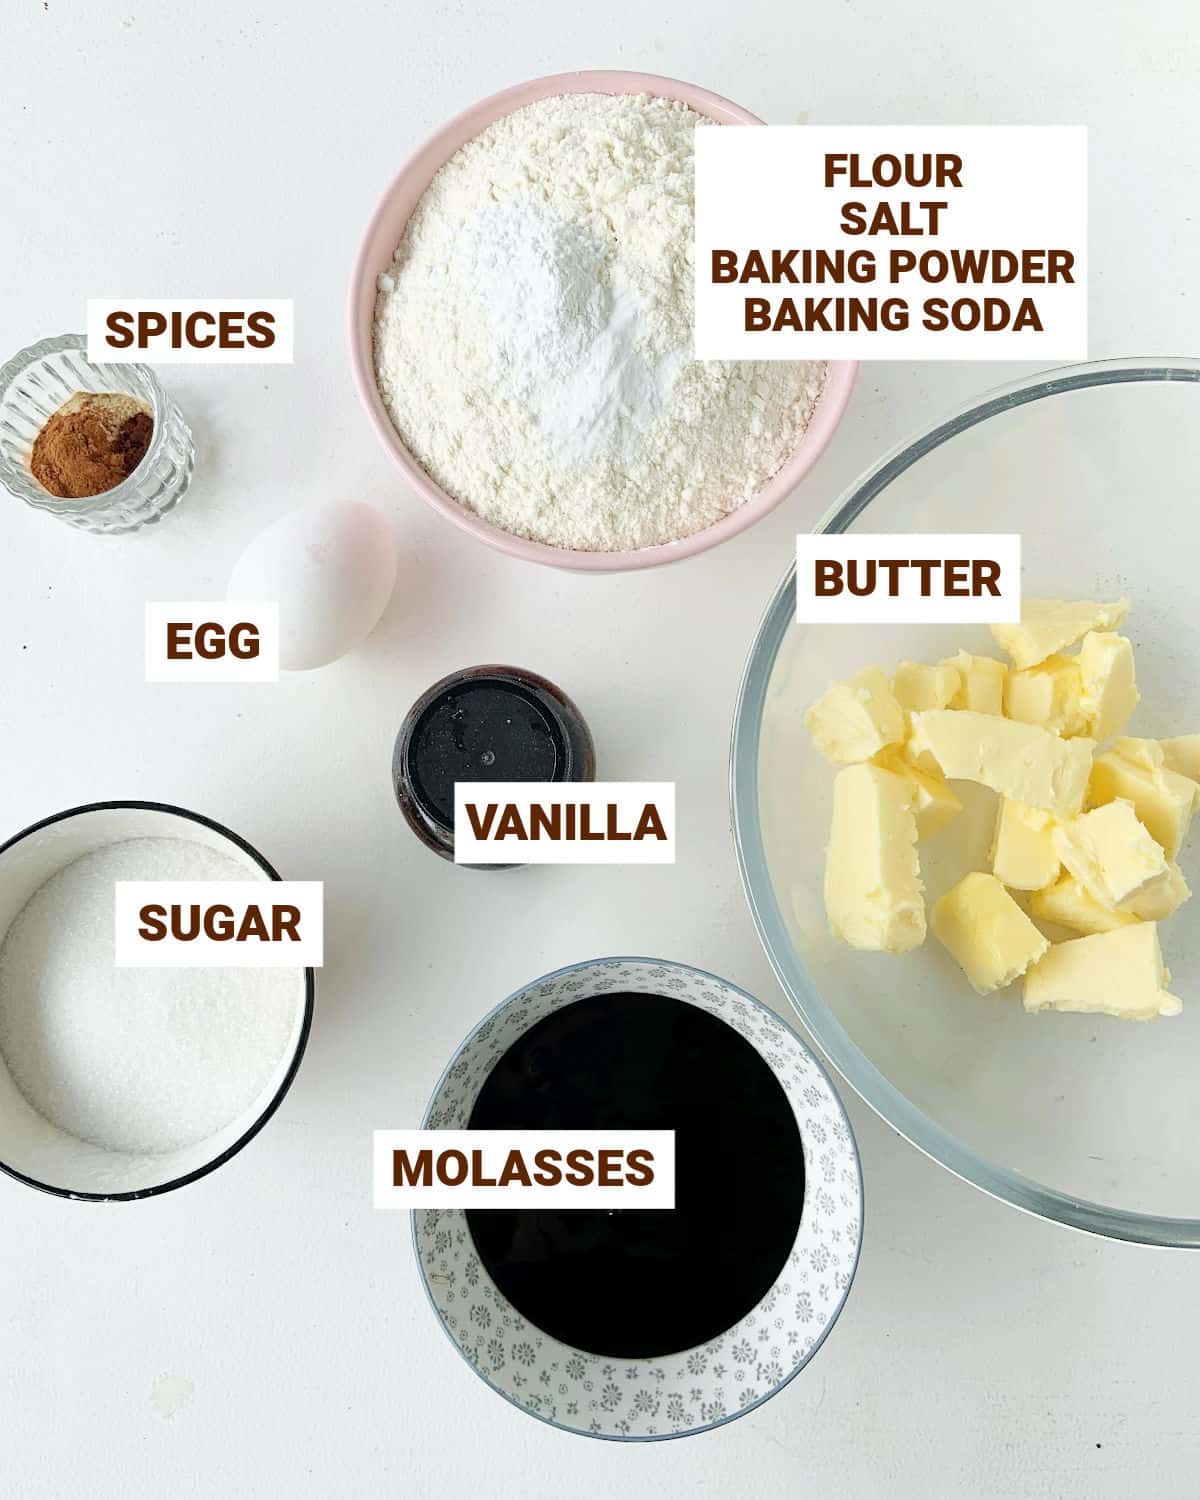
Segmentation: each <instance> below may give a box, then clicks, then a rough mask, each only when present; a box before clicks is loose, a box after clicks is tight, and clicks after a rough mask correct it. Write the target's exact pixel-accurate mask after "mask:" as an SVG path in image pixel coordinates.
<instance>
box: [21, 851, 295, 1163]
mask: <svg viewBox="0 0 1200 1500" xmlns="http://www.w3.org/2000/svg"><path fill="white" fill-rule="evenodd" d="M245 878H246V869H245V867H244V866H243V865H241V864H238V863H237V862H235V861H234V860H233V859H231V858H230V857H229V856H227V855H225V854H222V853H219V852H217V851H216V850H214V849H210V848H208V847H207V846H206V845H203V844H199V843H193V842H190V841H188V840H185V839H130V840H127V841H125V842H122V843H117V844H110V845H108V846H107V847H105V848H102V849H98V850H96V851H94V852H93V853H91V854H87V855H84V856H83V858H81V859H78V860H76V861H75V862H74V863H73V864H70V865H68V866H66V867H65V868H64V869H62V870H60V871H59V872H58V873H57V874H56V875H54V876H53V877H52V878H51V879H50V880H48V881H47V882H46V884H45V885H43V886H42V887H41V888H40V890H38V891H36V892H35V894H34V895H33V897H32V898H31V899H30V900H29V902H28V903H27V904H26V906H25V907H24V909H23V910H22V911H21V912H20V914H19V915H18V916H17V918H16V920H15V921H14V922H13V924H12V926H11V927H10V929H9V931H8V934H7V936H6V938H5V940H4V943H3V946H0V1056H2V1057H3V1060H4V1062H5V1063H6V1064H7V1065H8V1070H9V1073H10V1074H11V1076H12V1080H13V1082H14V1083H15V1084H16V1086H17V1087H18V1088H19V1089H20V1091H21V1093H22V1094H23V1095H24V1096H25V1098H26V1100H27V1101H28V1102H29V1103H30V1104H31V1105H32V1106H33V1108H34V1109H36V1110H37V1111H38V1113H39V1114H41V1115H43V1116H44V1117H45V1118H46V1119H47V1120H49V1121H50V1122H51V1123H52V1124H54V1125H57V1126H58V1127H59V1128H60V1129H62V1130H65V1131H67V1132H68V1133H69V1134H71V1135H74V1136H78V1137H80V1138H82V1139H83V1140H86V1141H91V1142H92V1143H94V1144H95V1145H98V1146H103V1147H105V1148H107V1149H109V1150H112V1151H124V1152H132V1153H135V1154H138V1155H156V1154H162V1153H165V1152H170V1151H177V1150H180V1149H182V1148H183V1147H186V1146H190V1145H194V1144H196V1143H197V1142H199V1141H203V1140H206V1139H207V1138H208V1137H209V1136H212V1135H214V1134H215V1133H216V1132H217V1131H219V1130H221V1129H222V1128H223V1127H225V1126H226V1125H228V1124H230V1123H231V1122H232V1121H233V1120H235V1119H236V1118H237V1117H238V1115H239V1114H241V1113H242V1111H243V1110H245V1109H247V1108H248V1107H249V1106H250V1105H251V1104H252V1103H253V1102H254V1101H255V1099H256V1096H257V1095H258V1094H259V1093H260V1092H261V1090H262V1089H263V1088H264V1087H265V1086H266V1084H267V1083H268V1082H269V1081H270V1079H271V1076H272V1074H273V1073H274V1071H275V1070H276V1069H277V1068H278V1066H279V1064H280V1062H281V1061H282V1059H283V1056H284V1052H285V1050H286V1048H287V1046H288V1043H289V1040H290V1038H291V1036H292V1032H293V1029H294V1027H295V1024H296V1018H297V1011H298V1009H299V1006H300V1003H301V987H300V984H299V981H298V971H297V970H295V969H118V968H115V967H114V966H113V883H114V881H117V880H238V879H242V880H244V879H245Z"/></svg>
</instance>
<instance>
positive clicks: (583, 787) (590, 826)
mask: <svg viewBox="0 0 1200 1500" xmlns="http://www.w3.org/2000/svg"><path fill="white" fill-rule="evenodd" d="M454 862H455V864H459V865H463V864H466V865H512V864H522V865H672V864H674V863H675V783H674V782H673V781H460V782H457V783H456V785H455V788H454Z"/></svg>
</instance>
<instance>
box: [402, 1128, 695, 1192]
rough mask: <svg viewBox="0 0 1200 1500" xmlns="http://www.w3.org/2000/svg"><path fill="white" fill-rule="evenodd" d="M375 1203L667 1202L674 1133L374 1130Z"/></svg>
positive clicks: (672, 1182) (672, 1179)
mask: <svg viewBox="0 0 1200 1500" xmlns="http://www.w3.org/2000/svg"><path fill="white" fill-rule="evenodd" d="M374 1185H375V1207H376V1208H439V1209H441V1208H611V1209H619V1208H656V1209H661V1208H674V1207H675V1132H674V1131H673V1130H377V1131H376V1132H375V1158H374Z"/></svg>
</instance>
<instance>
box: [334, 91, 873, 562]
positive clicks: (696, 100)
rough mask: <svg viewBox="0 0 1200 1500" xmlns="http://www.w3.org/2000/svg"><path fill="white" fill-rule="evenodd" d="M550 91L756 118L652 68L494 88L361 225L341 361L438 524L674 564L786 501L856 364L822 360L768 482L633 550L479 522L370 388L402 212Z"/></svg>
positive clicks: (553, 554)
mask: <svg viewBox="0 0 1200 1500" xmlns="http://www.w3.org/2000/svg"><path fill="white" fill-rule="evenodd" d="M555 94H655V95H659V96H661V97H663V98H667V99H680V100H682V101H683V103H684V104H687V105H689V106H690V107H691V108H692V109H694V110H695V111H696V113H697V114H701V115H706V116H707V117H708V118H709V119H710V120H716V121H718V122H719V123H720V124H723V125H761V124H762V123H763V122H762V121H761V120H759V119H757V118H756V117H755V116H754V115H752V114H750V113H749V112H748V111H746V110H744V109H742V108H740V106H738V105H736V104H733V103H731V102H730V101H729V100H728V99H722V98H721V96H720V95H719V94H710V93H709V92H708V90H707V89H700V88H696V87H695V85H694V84H690V83H679V82H677V81H676V80H675V79H673V78H659V77H658V76H657V75H655V74H653V73H620V72H610V71H607V70H601V71H596V72H586V73H557V74H553V75H551V76H550V77H547V78H535V79H534V80H533V81H532V82H530V83H520V84H517V85H516V87H515V88H511V89H505V90H504V91H503V92H502V93H499V94H493V95H492V96H491V98H490V99H484V100H483V101H482V102H481V103H479V104H476V105H473V106H472V108H470V109H468V110H466V111H465V112H464V113H463V114H461V115H458V116H457V117H456V118H455V119H453V120H451V121H450V123H449V124H448V125H443V126H442V128H441V130H439V131H438V132H437V134H436V135H433V136H431V137H430V139H429V140H428V141H426V142H425V144H424V145H423V146H422V147H421V149H420V150H419V151H418V152H417V153H416V155H415V156H413V157H410V159H409V160H408V162H407V163H406V164H405V165H404V166H403V167H402V168H401V169H400V172H399V174H398V175H397V177H396V178H395V180H394V181H393V182H392V185H391V186H390V187H389V188H388V190H387V191H386V192H385V193H384V195H383V198H382V200H381V201H380V204H379V207H378V208H377V209H376V210H375V213H374V214H373V215H372V218H371V222H370V223H369V224H368V225H367V232H366V234H365V235H364V236H363V242H362V246H361V248H360V249H359V252H358V258H357V260H356V261H355V263H354V272H353V275H352V276H351V278H350V305H349V323H350V329H349V332H350V364H351V367H352V369H353V371H354V381H355V384H356V385H357V386H358V393H359V395H360V397H361V398H362V402H363V405H364V406H365V407H366V409H367V415H368V416H369V417H370V419H371V423H372V425H373V427H374V428H375V431H376V433H377V434H378V436H379V441H380V442H381V443H382V444H383V446H384V447H385V448H386V449H387V451H388V453H389V454H390V455H391V456H392V458H393V460H394V461H395V463H396V465H397V466H398V467H399V469H400V471H401V472H402V473H403V474H404V476H405V478H406V479H407V480H408V482H409V484H410V485H411V486H412V488H413V489H414V490H416V492H417V493H418V494H419V495H421V496H422V497H423V498H424V499H426V500H427V501H428V502H429V504H430V505H432V506H433V508H434V509H435V510H438V511H441V513H442V515H444V516H445V517H446V519H447V520H449V521H453V522H454V524H455V525H456V526H460V527H461V528H462V529H463V530H464V531H469V532H470V533H471V534H472V536H476V537H478V538H479V539H480V540H481V541H484V542H487V543H488V544H489V545H490V546H492V547H496V548H498V549H499V550H500V551H501V552H507V553H509V554H510V555H511V556H513V557H523V558H525V559H526V560H527V561H529V562H539V563H548V564H550V565H551V566H552V567H556V568H576V569H579V570H581V571H584V572H593V573H616V572H622V571H624V570H626V569H629V568H654V567H658V566H659V565H660V564H662V563H669V562H677V561H679V559H681V558H684V557H691V556H693V555H694V554H695V553H697V552H704V551H706V550H707V549H708V548H709V547H715V546H716V545H717V544H718V543H719V542H723V541H726V540H727V539H728V538H729V537H731V536H736V535H737V534H738V532H739V531H745V529H746V528H747V527H748V526H752V525H753V524H754V522H755V521H757V520H758V519H759V518H760V517H761V516H765V515H766V513H767V512H768V511H769V510H773V509H774V507H775V506H777V505H778V504H779V503H780V501H781V500H783V499H785V498H786V497H787V496H788V495H789V494H790V493H791V492H792V490H793V489H795V487H796V485H797V484H798V483H799V482H800V480H801V479H802V478H803V477H804V475H805V474H807V473H808V471H809V469H810V468H812V466H813V464H814V463H815V462H816V461H817V458H818V457H819V456H820V454H821V452H822V451H823V449H824V448H825V445H826V444H827V443H828V442H829V439H830V438H831V437H832V435H833V430H834V428H835V427H836V426H837V424H838V422H839V421H840V419H841V416H842V413H843V412H844V411H845V409H846V402H847V401H848V400H849V399H850V389H851V387H852V386H853V384H854V377H855V374H856V373H857V370H858V366H857V364H855V363H853V362H832V363H831V364H830V366H829V373H828V376H827V378H826V382H825V389H824V391H823V392H822V393H821V398H820V400H819V402H818V403H817V407H816V409H815V411H814V412H813V414H812V418H811V420H810V422H809V425H808V429H807V431H806V432H805V434H804V437H803V439H802V440H801V442H800V443H799V444H798V445H797V447H796V450H795V452H794V453H793V454H792V456H791V457H790V458H789V459H788V461H787V463H785V464H784V466H783V468H782V469H780V471H779V472H778V474H776V475H775V476H774V478H773V479H771V480H770V481H769V482H768V483H767V484H765V485H764V486H763V488H762V489H761V490H759V492H758V493H757V494H756V495H754V496H753V497H752V498H751V499H749V500H747V501H746V503H745V504H744V505H741V506H739V507H738V509H737V510H735V511H732V512H731V513H730V514H729V515H727V516H723V517H722V518H721V520H719V521H717V522H716V524H715V525H713V526H709V527H706V528H705V529H704V530H703V531H698V532H696V533H694V534H693V535H692V536H688V537H684V538H683V539H682V540H681V541H678V542H667V543H664V544H662V545H661V546H657V547H641V548H639V549H638V550H637V551H635V552H574V551H570V550H568V549H567V548H563V547H550V546H547V545H546V544H545V543H544V542H529V541H526V540H525V539H524V538H523V537H519V536H513V535H512V534H511V533H510V532H507V531H502V530H501V529H500V528H499V527H498V526H492V525H491V524H490V523H489V522H487V521H484V520H482V519H481V518H480V517H479V516H477V515H475V514H474V512H473V511H470V510H468V509H467V508H466V507H465V506H463V505H460V504H459V503H458V501H457V500H455V499H454V498H453V496H451V495H448V494H447V493H446V491H445V490H444V489H442V487H441V486H440V485H439V484H435V483H434V481H433V480H432V479H431V478H430V477H429V475H428V474H427V473H426V472H425V470H424V469H423V468H422V467H421V465H420V464H419V463H418V462H417V460H416V458H414V456H413V455H412V454H411V453H410V452H409V451H408V449H407V448H406V447H405V446H404V444H403V442H401V440H400V435H399V434H398V433H397V431H396V429H395V428H394V427H393V426H392V422H391V418H390V417H389V416H388V413H387V408H386V407H385V406H384V404H383V400H382V398H381V397H380V394H379V390H378V387H377V386H376V384H375V361H374V351H373V349H372V327H373V324H374V318H375V295H376V281H377V278H378V276H379V274H380V272H382V271H386V270H387V268H388V266H389V265H390V264H391V260H392V253H393V251H394V250H395V248H396V246H397V245H398V244H399V243H400V239H401V237H402V235H403V234H404V229H405V225H406V224H407V223H408V220H409V216H410V215H411V214H412V211H413V209H414V208H415V207H416V206H417V202H418V200H419V199H420V197H421V195H422V193H424V191H425V189H426V188H427V187H428V186H429V184H430V182H431V181H432V179H433V176H434V174H435V173H436V172H437V171H438V169H439V168H440V167H442V166H444V165H445V163H446V162H447V161H449V159H450V158H451V157H452V156H453V155H454V153H455V152H456V151H458V150H459V149H460V148H461V147H462V146H464V145H465V144H466V143H467V142H468V141H469V140H471V139H472V138H473V137H474V136H477V135H478V134H479V133H480V131H482V130H485V129H486V128H487V127H488V126H489V125H491V124H492V123H493V122H494V121H496V120H499V119H501V118H502V117H503V116H504V115H508V114H512V112H513V111H514V110H517V109H522V108H524V106H525V105H527V104H532V103H534V102H535V100H538V99H546V98H549V97H551V96H552V95H555Z"/></svg>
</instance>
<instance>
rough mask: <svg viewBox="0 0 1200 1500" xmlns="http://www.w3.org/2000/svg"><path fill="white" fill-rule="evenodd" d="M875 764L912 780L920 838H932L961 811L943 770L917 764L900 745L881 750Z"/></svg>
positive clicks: (913, 801) (918, 835)
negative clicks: (905, 753) (907, 756)
mask: <svg viewBox="0 0 1200 1500" xmlns="http://www.w3.org/2000/svg"><path fill="white" fill-rule="evenodd" d="M875 764H876V765H877V766H882V767H883V768H884V770H885V771H891V772H892V774H893V775H895V776H900V777H904V778H906V779H907V780H908V781H909V782H910V783H911V795H912V804H913V811H914V813H915V814H916V819H917V837H918V838H922V839H929V838H932V837H933V835H934V834H935V833H940V832H941V830H942V829H943V828H945V826H946V824H947V823H949V822H950V820H951V819H952V818H954V817H956V816H957V815H958V814H959V813H960V812H962V803H961V802H960V801H959V800H958V798H957V797H956V796H955V795H954V793H953V792H952V791H951V790H950V788H949V787H948V786H947V785H946V779H945V777H944V776H943V775H942V773H941V772H940V771H939V770H937V768H936V767H934V768H933V769H932V770H929V769H926V768H923V767H922V766H919V765H916V764H914V763H913V762H912V761H911V760H908V759H907V758H906V757H905V755H904V752H903V750H902V749H901V748H900V747H899V746H895V745H890V746H889V747H888V748H887V749H886V750H881V751H880V752H879V754H878V755H877V756H876V757H875Z"/></svg>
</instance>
